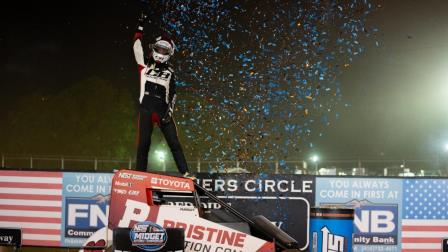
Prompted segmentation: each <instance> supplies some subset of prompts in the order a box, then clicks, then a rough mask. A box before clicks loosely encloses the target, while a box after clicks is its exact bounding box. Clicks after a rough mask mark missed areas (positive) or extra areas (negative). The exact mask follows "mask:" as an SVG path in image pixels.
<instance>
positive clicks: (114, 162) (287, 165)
mask: <svg viewBox="0 0 448 252" xmlns="http://www.w3.org/2000/svg"><path fill="white" fill-rule="evenodd" d="M188 165H189V167H190V170H192V171H196V172H219V173H223V172H242V173H244V172H250V173H274V174H292V173H295V174H319V172H320V174H321V175H322V174H323V175H326V174H328V172H330V174H329V175H360V176H363V175H365V176H397V175H399V174H400V173H409V172H411V173H414V174H415V175H425V176H446V175H447V174H448V172H447V171H448V166H447V164H446V162H445V163H443V162H440V161H439V160H431V159H427V160H402V159H393V160H385V159H356V160H355V159H347V160H323V161H319V162H315V163H313V162H311V161H305V160H272V161H250V160H249V161H248V160H238V161H228V160H224V161H220V160H218V161H210V160H199V159H198V160H196V161H188ZM1 167H2V168H7V169H36V170H63V171H96V172H111V171H113V170H115V169H135V158H131V157H129V158H125V159H123V158H110V157H85V156H57V155H11V154H2V155H1ZM149 167H150V170H154V171H168V172H169V171H173V172H174V171H177V169H176V165H175V163H174V162H172V161H164V162H161V161H157V162H155V161H150V162H149Z"/></svg>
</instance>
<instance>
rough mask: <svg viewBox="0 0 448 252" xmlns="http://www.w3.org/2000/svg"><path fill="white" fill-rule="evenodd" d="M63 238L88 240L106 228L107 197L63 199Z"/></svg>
mask: <svg viewBox="0 0 448 252" xmlns="http://www.w3.org/2000/svg"><path fill="white" fill-rule="evenodd" d="M65 211H66V212H65V237H70V238H88V237H90V236H91V235H93V233H95V232H96V231H97V230H99V229H101V228H103V227H105V226H107V217H108V213H109V196H104V195H101V194H99V195H96V196H93V197H90V198H66V199H65Z"/></svg>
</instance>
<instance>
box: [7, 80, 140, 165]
mask: <svg viewBox="0 0 448 252" xmlns="http://www.w3.org/2000/svg"><path fill="white" fill-rule="evenodd" d="M135 100H136V99H135V97H133V96H132V95H131V92H130V90H129V89H124V88H117V87H115V86H113V85H111V83H110V82H108V81H107V80H104V79H101V78H97V77H93V78H89V79H85V80H82V81H79V82H77V83H75V84H74V85H72V86H70V87H68V88H65V89H62V91H61V92H59V93H57V94H53V95H42V94H35V93H34V94H29V95H25V96H22V97H21V98H20V99H19V100H17V101H16V102H15V104H13V105H12V106H11V107H12V109H10V110H9V111H8V113H7V115H6V121H5V122H4V123H3V125H2V133H1V135H0V137H2V139H3V140H2V141H1V142H2V143H3V144H2V145H3V146H1V148H0V150H2V151H3V152H5V153H19V154H24V153H26V154H58V155H88V156H93V155H96V156H109V157H129V156H131V155H133V153H134V151H135V139H136V136H135V131H136V127H137V121H136V112H135V111H136V109H135V106H136V101H135Z"/></svg>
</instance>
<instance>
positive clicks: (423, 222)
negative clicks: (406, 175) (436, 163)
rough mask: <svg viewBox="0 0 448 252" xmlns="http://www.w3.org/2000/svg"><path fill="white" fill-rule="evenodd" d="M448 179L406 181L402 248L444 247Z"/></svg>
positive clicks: (447, 234)
mask: <svg viewBox="0 0 448 252" xmlns="http://www.w3.org/2000/svg"><path fill="white" fill-rule="evenodd" d="M447 205H448V182H447V181H446V180H445V179H405V180H404V181H403V208H402V209H403V218H402V220H401V222H402V251H403V252H408V251H413V252H417V251H421V252H428V251H441V250H442V240H443V239H444V238H447V237H448V206H447Z"/></svg>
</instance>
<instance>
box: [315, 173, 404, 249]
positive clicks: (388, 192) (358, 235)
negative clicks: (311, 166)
mask: <svg viewBox="0 0 448 252" xmlns="http://www.w3.org/2000/svg"><path fill="white" fill-rule="evenodd" d="M316 205H343V206H346V207H351V208H354V209H355V222H354V229H353V230H354V234H353V244H354V246H353V251H401V245H400V239H401V221H400V220H401V211H399V209H401V208H402V207H401V205H402V180H401V179H375V178H337V177H334V178H320V177H318V178H316ZM385 249H387V250H385Z"/></svg>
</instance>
